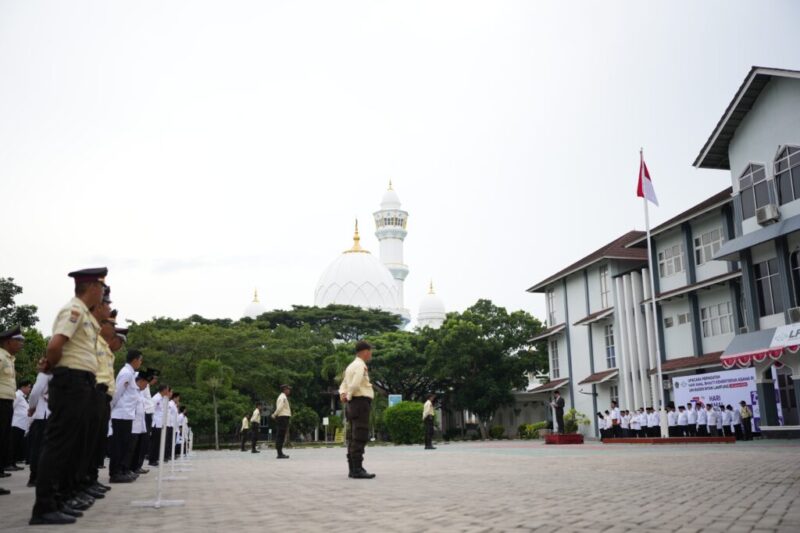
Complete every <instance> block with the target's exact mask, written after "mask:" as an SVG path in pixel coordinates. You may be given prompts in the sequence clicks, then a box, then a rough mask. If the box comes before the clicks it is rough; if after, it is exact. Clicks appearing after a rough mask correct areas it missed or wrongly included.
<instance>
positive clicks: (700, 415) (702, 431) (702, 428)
mask: <svg viewBox="0 0 800 533" xmlns="http://www.w3.org/2000/svg"><path fill="white" fill-rule="evenodd" d="M695 410H696V412H697V436H698V437H707V436H708V412H707V411H706V410H705V409H703V406H702V405H700V403H699V402H698V403H696V404H695Z"/></svg>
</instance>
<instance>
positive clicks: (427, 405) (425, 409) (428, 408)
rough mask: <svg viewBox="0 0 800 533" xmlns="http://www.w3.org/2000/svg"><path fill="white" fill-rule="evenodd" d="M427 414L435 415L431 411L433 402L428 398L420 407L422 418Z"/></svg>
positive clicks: (426, 416) (427, 415)
mask: <svg viewBox="0 0 800 533" xmlns="http://www.w3.org/2000/svg"><path fill="white" fill-rule="evenodd" d="M429 416H436V415H434V412H433V402H432V401H430V400H428V401H427V402H425V407H423V408H422V419H423V420H425V419H426V418H428V417H429Z"/></svg>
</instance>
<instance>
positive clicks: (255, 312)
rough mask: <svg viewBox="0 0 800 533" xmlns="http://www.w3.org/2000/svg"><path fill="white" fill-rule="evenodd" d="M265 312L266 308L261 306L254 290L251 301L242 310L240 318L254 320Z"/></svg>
mask: <svg viewBox="0 0 800 533" xmlns="http://www.w3.org/2000/svg"><path fill="white" fill-rule="evenodd" d="M266 312H267V308H266V307H264V306H263V305H261V302H259V301H258V291H257V290H256V291H255V292H254V293H253V301H252V302H250V303H249V304H248V305H247V307H245V308H244V313H242V316H245V317H247V318H256V317H258V316H259V315H262V314H264V313H266Z"/></svg>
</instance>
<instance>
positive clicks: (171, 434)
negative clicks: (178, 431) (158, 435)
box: [164, 426, 175, 463]
mask: <svg viewBox="0 0 800 533" xmlns="http://www.w3.org/2000/svg"><path fill="white" fill-rule="evenodd" d="M174 438H175V431H174V428H171V427H169V426H167V437H166V442H165V443H164V462H165V463H168V462H170V461H172V449H173V448H172V442H173V439H174Z"/></svg>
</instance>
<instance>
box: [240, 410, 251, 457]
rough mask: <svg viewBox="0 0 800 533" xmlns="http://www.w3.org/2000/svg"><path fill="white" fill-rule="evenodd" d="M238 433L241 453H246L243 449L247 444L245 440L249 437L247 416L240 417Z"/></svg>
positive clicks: (248, 419)
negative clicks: (240, 441) (240, 440)
mask: <svg viewBox="0 0 800 533" xmlns="http://www.w3.org/2000/svg"><path fill="white" fill-rule="evenodd" d="M239 433H240V434H241V435H240V437H241V439H242V451H243V452H246V451H247V450H245V449H244V447H245V445H246V444H247V438H248V437H249V436H250V418H249V417H248V416H247V414H245V415H244V416H243V417H242V427H241V428H239Z"/></svg>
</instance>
